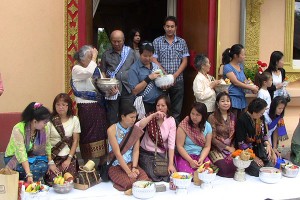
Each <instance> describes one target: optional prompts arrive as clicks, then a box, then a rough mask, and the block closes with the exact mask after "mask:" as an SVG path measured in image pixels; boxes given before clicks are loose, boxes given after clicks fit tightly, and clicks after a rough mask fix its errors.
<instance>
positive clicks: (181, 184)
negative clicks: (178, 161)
mask: <svg viewBox="0 0 300 200" xmlns="http://www.w3.org/2000/svg"><path fill="white" fill-rule="evenodd" d="M176 173H178V174H179V175H184V176H188V177H190V178H186V179H180V178H174V177H173V176H172V178H173V183H174V185H176V187H178V188H188V187H189V186H190V184H191V182H192V176H191V174H189V173H186V172H176Z"/></svg>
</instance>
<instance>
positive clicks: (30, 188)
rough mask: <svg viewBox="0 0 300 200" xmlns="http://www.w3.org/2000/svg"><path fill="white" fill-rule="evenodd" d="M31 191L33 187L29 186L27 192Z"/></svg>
mask: <svg viewBox="0 0 300 200" xmlns="http://www.w3.org/2000/svg"><path fill="white" fill-rule="evenodd" d="M31 190H32V185H31V184H30V185H28V187H27V188H26V190H25V192H31Z"/></svg>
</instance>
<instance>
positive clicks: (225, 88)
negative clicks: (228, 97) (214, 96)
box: [215, 83, 231, 93]
mask: <svg viewBox="0 0 300 200" xmlns="http://www.w3.org/2000/svg"><path fill="white" fill-rule="evenodd" d="M230 85H231V84H222V83H221V84H219V85H217V86H216V87H215V91H216V93H220V92H224V91H225V92H228V88H229V86H230Z"/></svg>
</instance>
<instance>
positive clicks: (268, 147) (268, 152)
mask: <svg viewBox="0 0 300 200" xmlns="http://www.w3.org/2000/svg"><path fill="white" fill-rule="evenodd" d="M266 151H267V155H268V159H269V160H270V159H271V156H272V153H273V150H272V147H271V145H270V143H269V142H267V146H266Z"/></svg>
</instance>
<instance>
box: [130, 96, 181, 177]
mask: <svg viewBox="0 0 300 200" xmlns="http://www.w3.org/2000/svg"><path fill="white" fill-rule="evenodd" d="M155 105H156V112H155V113H154V112H153V113H150V114H148V116H147V117H145V118H144V119H142V120H141V121H139V122H138V123H137V124H136V125H137V126H139V127H140V128H141V129H144V128H145V127H146V133H145V135H144V137H143V140H142V142H141V148H140V157H139V165H140V166H141V168H143V169H144V170H145V172H146V173H147V174H148V176H149V177H150V178H151V179H152V180H153V181H165V182H168V181H169V175H167V176H157V175H155V173H154V170H153V167H154V165H153V164H149V163H154V153H155V148H156V140H157V153H158V154H157V155H158V156H161V157H163V158H164V157H165V156H166V154H168V158H169V159H168V161H169V165H168V171H169V173H170V174H171V173H173V172H175V171H176V169H175V167H174V149H175V136H176V123H175V119H174V118H173V117H172V116H171V115H170V106H171V103H170V99H169V98H168V97H167V96H166V95H161V96H159V97H158V98H157V99H156V102H155ZM156 138H157V139H156Z"/></svg>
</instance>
